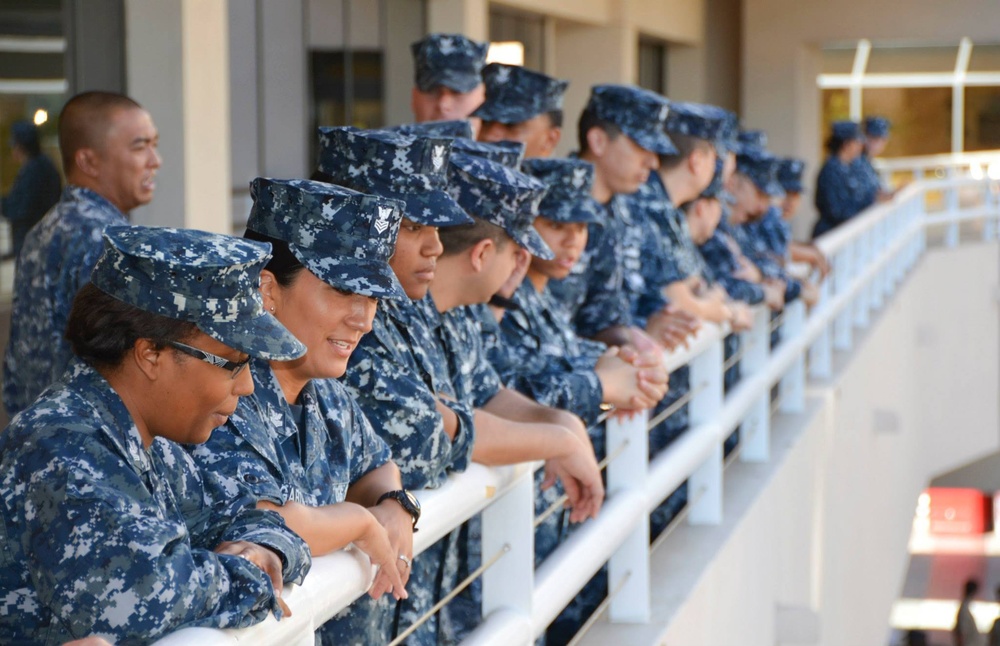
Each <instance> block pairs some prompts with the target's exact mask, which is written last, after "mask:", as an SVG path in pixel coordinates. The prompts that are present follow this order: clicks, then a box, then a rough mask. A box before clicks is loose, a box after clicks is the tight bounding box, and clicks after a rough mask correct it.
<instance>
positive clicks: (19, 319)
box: [3, 185, 128, 416]
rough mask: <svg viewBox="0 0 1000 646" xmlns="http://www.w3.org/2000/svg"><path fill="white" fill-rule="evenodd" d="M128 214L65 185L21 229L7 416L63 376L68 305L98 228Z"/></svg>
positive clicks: (92, 255) (6, 370)
mask: <svg viewBox="0 0 1000 646" xmlns="http://www.w3.org/2000/svg"><path fill="white" fill-rule="evenodd" d="M125 224H128V220H127V219H126V218H125V216H124V215H123V214H122V213H121V211H119V210H118V209H117V208H115V206H114V205H113V204H111V202H109V201H108V200H106V199H105V198H103V197H101V196H100V195H98V194H97V193H95V192H94V191H92V190H90V189H86V188H82V187H80V186H72V185H71V186H67V187H66V189H65V190H64V191H63V195H62V199H61V200H60V202H59V203H58V204H57V205H56V206H55V207H53V209H52V210H51V211H49V213H48V214H47V215H46V216H45V217H44V218H42V221H41V222H39V223H38V225H36V226H35V227H34V228H33V229H32V230H31V231H30V232H29V233H28V235H27V237H26V238H25V242H24V247H23V248H22V249H21V254H20V256H18V260H17V268H16V272H15V274H14V301H13V305H12V309H11V324H10V340H9V341H8V343H7V351H6V353H5V355H4V361H3V401H4V406H5V407H6V408H7V413H8V414H9V415H11V416H13V415H15V414H16V413H18V412H19V411H21V410H24V409H25V408H27V407H28V405H29V404H31V402H33V401H34V400H35V398H36V397H38V395H39V394H40V393H41V392H42V390H44V389H45V387H46V386H48V385H49V384H50V383H52V382H53V381H55V380H56V379H58V378H59V376H60V375H62V373H63V371H64V370H65V369H66V366H67V365H69V362H70V359H71V358H72V356H73V352H72V350H70V347H69V342H68V341H67V340H66V339H65V338H64V337H63V334H64V333H65V331H66V322H67V320H68V319H69V310H70V306H71V305H72V303H73V298H74V297H75V296H76V293H77V292H78V291H80V288H81V287H83V285H84V284H86V283H87V281H88V280H90V272H91V270H92V269H93V268H94V264H95V263H96V262H97V258H98V256H100V254H101V234H102V233H103V232H104V229H106V228H107V227H109V226H115V225H125Z"/></svg>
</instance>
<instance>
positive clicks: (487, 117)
mask: <svg viewBox="0 0 1000 646" xmlns="http://www.w3.org/2000/svg"><path fill="white" fill-rule="evenodd" d="M483 83H485V84H486V100H485V101H484V102H483V104H482V105H481V106H479V108H477V109H476V111H475V112H473V113H472V116H474V117H479V118H480V119H483V120H484V121H499V122H500V123H521V122H522V121H527V120H528V119H531V118H533V117H537V116H538V115H540V114H546V113H548V112H552V111H553V110H562V107H563V95H564V94H565V93H566V88H567V87H568V86H569V81H563V80H560V79H557V78H552V77H551V76H547V75H545V74H542V73H541V72H535V71H533V70H529V69H526V68H524V67H521V66H520V65H505V64H503V63H490V64H489V65H487V66H486V67H484V68H483Z"/></svg>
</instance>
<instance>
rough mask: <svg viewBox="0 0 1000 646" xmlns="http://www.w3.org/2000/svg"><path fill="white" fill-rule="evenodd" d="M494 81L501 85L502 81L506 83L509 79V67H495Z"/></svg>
mask: <svg viewBox="0 0 1000 646" xmlns="http://www.w3.org/2000/svg"><path fill="white" fill-rule="evenodd" d="M496 81H497V83H499V84H501V85H503V84H504V83H507V82H508V81H510V68H509V67H500V68H498V69H497V76H496Z"/></svg>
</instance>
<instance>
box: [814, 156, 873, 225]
mask: <svg viewBox="0 0 1000 646" xmlns="http://www.w3.org/2000/svg"><path fill="white" fill-rule="evenodd" d="M848 180H849V173H841V172H838V171H837V169H836V168H835V167H834V166H833V165H832V164H827V165H824V166H823V169H822V170H821V171H820V174H819V177H818V178H817V179H816V210H817V211H819V213H820V217H821V218H824V219H826V220H829V221H831V222H838V223H839V222H844V221H845V220H848V219H850V218H851V217H852V216H854V215H856V214H857V213H858V212H860V211H861V210H862V208H863V207H862V205H861V203H860V196H858V195H856V194H855V191H853V190H852V189H851V182H849V181H848ZM855 183H856V182H855Z"/></svg>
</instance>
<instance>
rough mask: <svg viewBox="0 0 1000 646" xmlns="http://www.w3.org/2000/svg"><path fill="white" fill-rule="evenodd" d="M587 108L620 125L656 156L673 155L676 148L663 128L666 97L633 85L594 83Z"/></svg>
mask: <svg viewBox="0 0 1000 646" xmlns="http://www.w3.org/2000/svg"><path fill="white" fill-rule="evenodd" d="M586 109H587V110H590V111H591V112H592V113H593V114H594V116H596V117H597V118H598V119H601V120H602V121H607V122H610V123H613V124H614V125H616V126H618V127H619V128H621V131H622V132H624V133H625V134H626V135H628V136H629V138H631V139H632V141H634V142H635V143H637V144H638V145H639V146H641V147H642V148H645V149H646V150H649V151H651V152H654V153H656V154H657V155H676V154H677V148H676V147H675V146H674V143H673V142H672V141H670V137H668V136H667V133H666V132H665V131H664V129H663V125H664V124H665V123H666V121H667V116H668V115H669V114H670V102H669V101H667V100H666V99H665V98H663V97H662V96H660V95H659V94H656V93H655V92H650V91H649V90H644V89H642V88H639V87H635V86H632V85H595V86H594V87H593V88H591V90H590V100H589V101H588V102H587V108H586Z"/></svg>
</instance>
